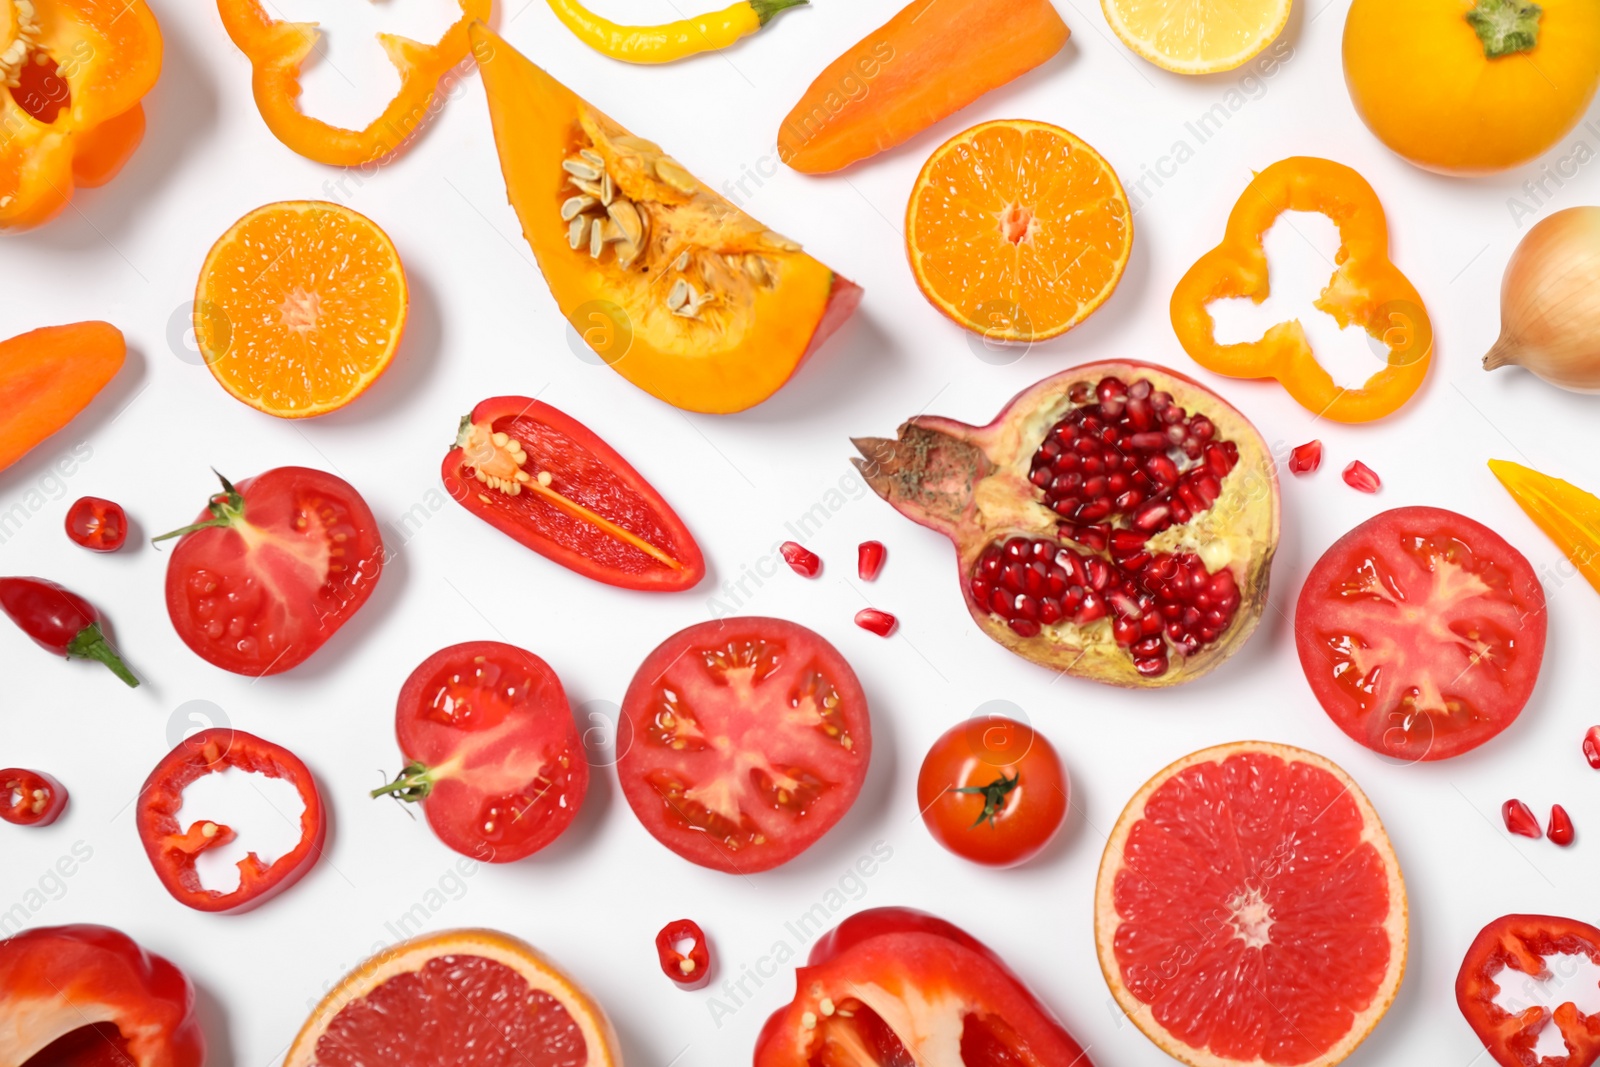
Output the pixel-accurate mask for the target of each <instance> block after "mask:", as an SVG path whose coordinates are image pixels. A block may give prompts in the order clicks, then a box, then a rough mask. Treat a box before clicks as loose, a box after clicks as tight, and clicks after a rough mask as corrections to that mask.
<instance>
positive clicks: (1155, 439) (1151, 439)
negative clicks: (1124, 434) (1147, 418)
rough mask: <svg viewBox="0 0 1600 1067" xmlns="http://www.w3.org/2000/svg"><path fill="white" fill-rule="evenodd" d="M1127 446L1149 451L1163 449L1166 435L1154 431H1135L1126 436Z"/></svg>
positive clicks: (1165, 443) (1165, 445)
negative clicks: (1128, 436) (1131, 434)
mask: <svg viewBox="0 0 1600 1067" xmlns="http://www.w3.org/2000/svg"><path fill="white" fill-rule="evenodd" d="M1128 447H1129V448H1136V449H1138V450H1139V451H1140V452H1151V451H1154V450H1155V449H1158V448H1161V449H1164V448H1166V447H1167V435H1166V434H1164V433H1156V432H1154V431H1151V432H1148V433H1136V434H1134V435H1133V436H1132V437H1130V438H1128Z"/></svg>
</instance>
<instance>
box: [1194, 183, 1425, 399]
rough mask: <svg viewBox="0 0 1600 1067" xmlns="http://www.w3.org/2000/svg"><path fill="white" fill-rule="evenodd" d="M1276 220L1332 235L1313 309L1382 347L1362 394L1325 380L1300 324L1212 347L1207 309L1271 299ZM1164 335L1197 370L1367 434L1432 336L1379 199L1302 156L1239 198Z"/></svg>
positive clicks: (1406, 386) (1413, 382)
mask: <svg viewBox="0 0 1600 1067" xmlns="http://www.w3.org/2000/svg"><path fill="white" fill-rule="evenodd" d="M1285 211H1315V212H1320V213H1322V214H1324V215H1326V216H1327V217H1328V218H1330V219H1332V220H1333V223H1334V225H1335V226H1337V227H1338V228H1339V253H1338V255H1337V257H1335V262H1336V264H1337V266H1336V267H1335V268H1334V271H1333V276H1332V277H1331V278H1330V279H1329V281H1328V285H1327V287H1326V288H1324V289H1323V290H1322V292H1321V294H1320V295H1318V297H1317V299H1316V300H1315V301H1314V302H1313V303H1314V305H1315V306H1316V307H1317V308H1318V309H1319V310H1321V311H1325V312H1327V313H1328V314H1329V315H1332V316H1333V318H1334V319H1335V320H1336V321H1337V322H1338V323H1339V325H1340V327H1341V328H1342V327H1347V326H1352V325H1358V326H1361V327H1362V328H1364V329H1365V330H1366V331H1367V333H1368V334H1369V335H1370V336H1371V337H1372V338H1373V340H1374V341H1375V342H1377V346H1381V348H1382V350H1383V352H1384V359H1383V366H1382V367H1380V368H1379V369H1378V370H1377V372H1376V373H1374V374H1373V375H1372V376H1371V377H1370V378H1368V379H1367V381H1366V383H1365V384H1364V385H1362V386H1361V387H1360V388H1356V389H1346V388H1343V387H1341V386H1340V385H1338V384H1337V383H1336V382H1335V381H1334V380H1333V378H1332V376H1331V375H1329V374H1328V372H1327V370H1325V369H1324V368H1323V366H1322V365H1321V364H1320V363H1318V362H1317V355H1316V353H1315V352H1314V351H1312V349H1311V342H1310V340H1309V339H1308V338H1307V337H1306V333H1305V330H1304V329H1303V328H1302V327H1301V325H1300V323H1299V321H1298V320H1292V321H1289V322H1280V323H1278V324H1277V325H1275V326H1273V327H1272V328H1270V329H1269V330H1267V332H1266V334H1265V335H1264V336H1263V337H1262V338H1261V339H1260V340H1259V341H1249V342H1244V343H1241V344H1219V343H1218V341H1217V339H1216V332H1215V328H1216V324H1215V322H1214V321H1213V320H1212V317H1211V312H1210V310H1209V305H1210V304H1211V303H1212V301H1215V300H1223V299H1227V298H1230V297H1249V298H1250V299H1251V300H1253V301H1255V302H1256V303H1257V304H1259V303H1261V302H1262V301H1263V300H1265V299H1266V298H1267V296H1268V295H1269V294H1270V292H1271V288H1270V286H1269V284H1268V273H1267V253H1266V249H1265V247H1264V245H1263V244H1262V239H1263V237H1265V235H1266V232H1267V230H1268V229H1269V228H1271V226H1272V224H1273V223H1274V222H1275V221H1276V220H1277V218H1278V216H1279V215H1281V214H1283V213H1284V212H1285ZM1172 328H1173V329H1174V330H1175V331H1177V334H1178V340H1179V341H1180V342H1181V343H1182V344H1183V347H1184V350H1185V351H1187V352H1188V353H1189V355H1190V356H1191V357H1192V358H1193V359H1194V361H1195V362H1196V363H1198V364H1200V365H1201V366H1202V367H1205V368H1206V369H1207V370H1212V371H1215V372H1217V373H1218V374H1225V375H1228V376H1229V377H1232V378H1276V379H1277V380H1278V381H1279V382H1281V383H1282V385H1283V387H1284V388H1285V389H1287V390H1288V391H1289V395H1290V396H1292V397H1294V399H1295V400H1296V401H1297V402H1298V403H1299V404H1300V405H1301V406H1302V407H1304V408H1306V409H1307V410H1308V411H1311V412H1314V413H1315V414H1317V415H1318V416H1320V417H1326V418H1329V419H1332V420H1334V421H1335V422H1370V421H1371V420H1373V419H1381V418H1382V417H1383V416H1385V415H1388V414H1390V413H1391V412H1393V411H1395V410H1396V409H1398V408H1399V407H1400V406H1401V405H1402V404H1404V403H1405V402H1406V401H1407V400H1409V399H1411V396H1412V394H1413V393H1415V392H1416V391H1417V389H1418V387H1420V386H1421V385H1422V380H1423V379H1424V378H1425V377H1427V374H1428V364H1429V363H1430V362H1431V361H1432V359H1433V324H1432V323H1431V322H1430V321H1429V319H1428V311H1427V308H1425V307H1423V304H1422V297H1421V296H1420V295H1418V293H1417V290H1416V289H1415V288H1414V287H1413V286H1412V284H1411V282H1410V281H1409V280H1408V279H1407V278H1406V276H1405V275H1404V274H1402V273H1401V272H1400V269H1399V268H1398V267H1396V266H1395V265H1394V264H1393V263H1392V262H1390V261H1389V225H1388V221H1387V219H1386V218H1385V216H1384V213H1383V205H1382V204H1381V203H1379V202H1378V196H1377V194H1376V193H1374V192H1373V191H1372V186H1370V185H1368V184H1367V180H1366V179H1365V178H1363V177H1362V176H1361V175H1360V174H1358V173H1356V172H1355V171H1354V170H1351V169H1350V168H1349V167H1346V166H1344V165H1343V164H1340V163H1334V162H1331V161H1329V160H1326V159H1316V158H1313V157H1309V156H1296V157H1294V158H1292V159H1285V160H1282V161H1281V162H1278V163H1274V164H1273V165H1272V166H1270V167H1268V168H1267V169H1266V170H1264V171H1262V172H1261V173H1260V174H1257V175H1256V177H1255V180H1254V181H1252V182H1251V183H1250V184H1249V186H1248V187H1246V189H1245V191H1244V195H1243V196H1241V197H1240V198H1239V202H1238V203H1237V204H1235V205H1234V208H1233V214H1231V215H1229V216H1228V228H1227V232H1226V234H1225V235H1224V236H1223V238H1222V243H1221V244H1220V245H1218V246H1217V247H1216V248H1214V249H1212V250H1211V251H1210V252H1207V253H1206V254H1205V255H1204V256H1201V257H1200V260H1199V262H1197V263H1195V265H1194V266H1193V267H1190V268H1189V272H1188V273H1187V274H1185V275H1184V276H1183V279H1182V280H1181V281H1180V282H1178V287H1177V288H1176V289H1175V290H1173V293H1172ZM1377 346H1375V347H1377Z"/></svg>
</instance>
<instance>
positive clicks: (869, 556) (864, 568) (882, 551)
mask: <svg viewBox="0 0 1600 1067" xmlns="http://www.w3.org/2000/svg"><path fill="white" fill-rule="evenodd" d="M888 552H889V550H888V549H886V548H884V547H883V542H882V541H863V542H861V546H860V547H859V548H857V549H856V573H857V574H859V575H861V580H862V581H864V582H870V581H872V580H873V579H874V578H876V577H877V576H878V572H879V571H881V570H883V559H884V557H885V556H886V555H888Z"/></svg>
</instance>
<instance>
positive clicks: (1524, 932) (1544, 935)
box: [1456, 915, 1600, 1067]
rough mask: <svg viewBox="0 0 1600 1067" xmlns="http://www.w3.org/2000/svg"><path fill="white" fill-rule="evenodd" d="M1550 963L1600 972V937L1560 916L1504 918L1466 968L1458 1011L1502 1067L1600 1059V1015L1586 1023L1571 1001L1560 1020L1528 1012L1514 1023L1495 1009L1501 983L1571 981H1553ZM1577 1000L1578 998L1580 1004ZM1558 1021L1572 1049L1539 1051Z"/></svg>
mask: <svg viewBox="0 0 1600 1067" xmlns="http://www.w3.org/2000/svg"><path fill="white" fill-rule="evenodd" d="M1550 956H1587V957H1588V958H1589V960H1590V962H1591V963H1596V964H1600V930H1597V929H1595V928H1594V927H1593V926H1590V925H1589V924H1588V923H1582V922H1578V921H1577V920H1576V919H1563V918H1561V917H1559V916H1555V915H1502V916H1501V917H1500V918H1498V919H1496V920H1495V921H1494V922H1492V923H1490V924H1489V925H1488V926H1485V927H1484V928H1483V929H1482V931H1480V932H1479V934H1478V936H1477V937H1476V938H1474V939H1473V941H1472V945H1471V946H1470V947H1469V948H1468V949H1467V955H1466V958H1465V959H1463V960H1462V961H1461V970H1460V971H1459V972H1458V973H1457V974H1456V1005H1457V1006H1458V1007H1459V1008H1460V1009H1461V1014H1462V1015H1464V1016H1466V1019H1467V1024H1468V1025H1469V1026H1471V1027H1472V1032H1473V1033H1475V1034H1477V1035H1478V1040H1479V1041H1482V1042H1483V1047H1484V1048H1485V1049H1487V1050H1488V1052H1489V1055H1491V1056H1493V1057H1494V1060H1495V1062H1496V1063H1498V1064H1501V1067H1589V1065H1590V1064H1592V1063H1594V1062H1595V1061H1596V1060H1597V1059H1600V1015H1585V1014H1584V1013H1583V1012H1581V1011H1579V1010H1578V1008H1577V1006H1576V1005H1575V1004H1574V1003H1573V1002H1572V1001H1571V1000H1568V1001H1565V1002H1563V1003H1562V1004H1561V1005H1560V1006H1559V1007H1557V1008H1556V1009H1555V1011H1554V1012H1551V1011H1550V1010H1549V1009H1548V1008H1543V1007H1540V1006H1538V1005H1530V1006H1528V1007H1527V1008H1525V1009H1523V1010H1522V1011H1520V1012H1518V1013H1517V1014H1515V1015H1513V1014H1512V1013H1511V1012H1509V1011H1507V1010H1506V1009H1505V1008H1503V1007H1501V1006H1500V1005H1499V1004H1497V1003H1495V998H1496V997H1497V996H1498V995H1499V993H1500V987H1501V984H1502V981H1509V980H1512V979H1515V981H1516V982H1517V984H1518V985H1519V986H1520V985H1521V984H1523V983H1525V982H1527V981H1528V980H1529V979H1530V978H1531V979H1532V980H1533V981H1535V982H1538V981H1546V982H1549V983H1551V984H1552V985H1559V984H1560V983H1563V982H1567V981H1570V979H1567V978H1560V977H1557V976H1556V975H1554V974H1552V972H1551V969H1550V968H1549V967H1548V966H1546V962H1545V961H1546V958H1547V957H1550ZM1522 976H1526V977H1522ZM1579 992H1580V991H1579V990H1573V995H1574V997H1577V996H1578V993H1579ZM1590 993H1591V996H1592V993H1593V991H1592V990H1591V991H1590ZM1552 1016H1554V1021H1555V1025H1556V1029H1558V1030H1559V1031H1560V1032H1561V1036H1562V1038H1564V1039H1565V1041H1566V1045H1567V1054H1566V1055H1565V1056H1559V1057H1558V1056H1549V1055H1542V1054H1539V1053H1535V1051H1534V1048H1535V1046H1536V1045H1538V1044H1539V1034H1540V1031H1541V1030H1543V1029H1544V1028H1545V1025H1546V1024H1547V1023H1549V1022H1550V1021H1551V1018H1552Z"/></svg>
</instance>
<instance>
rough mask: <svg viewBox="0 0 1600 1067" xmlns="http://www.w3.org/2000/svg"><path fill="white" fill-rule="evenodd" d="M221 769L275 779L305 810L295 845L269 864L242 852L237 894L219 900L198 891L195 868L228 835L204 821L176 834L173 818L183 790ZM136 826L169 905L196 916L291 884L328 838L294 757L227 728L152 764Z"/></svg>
mask: <svg viewBox="0 0 1600 1067" xmlns="http://www.w3.org/2000/svg"><path fill="white" fill-rule="evenodd" d="M229 767H234V768H237V769H239V770H241V771H245V772H247V773H252V774H263V775H266V776H267V777H268V778H281V779H283V780H284V781H286V782H288V783H289V784H290V785H292V786H294V787H295V790H296V791H297V792H298V793H299V794H300V800H301V801H302V802H303V803H304V804H305V809H304V810H303V811H302V812H301V813H300V843H299V844H298V845H296V846H295V847H294V848H293V849H291V850H290V851H289V852H287V853H285V854H284V855H282V856H279V857H278V859H277V860H275V861H274V862H272V863H271V864H267V863H263V862H262V861H261V858H260V857H259V856H257V855H256V854H255V853H254V852H252V853H250V854H249V855H247V856H246V857H245V858H244V859H242V860H240V861H239V864H238V866H239V887H238V888H237V889H235V890H234V891H233V892H231V893H221V892H218V891H216V890H213V889H207V888H205V887H204V886H203V885H201V884H200V875H199V872H198V871H197V870H196V869H195V861H196V858H197V857H198V856H199V855H200V853H202V852H204V851H206V850H207V849H210V848H215V847H217V846H218V845H225V844H227V843H228V842H229V841H232V840H233V839H234V836H235V835H234V831H233V830H232V829H231V828H229V827H227V826H223V825H222V824H220V823H216V822H211V821H209V820H201V821H198V822H195V823H193V824H191V825H190V826H189V827H188V828H187V829H184V828H183V827H182V826H180V825H179V824H178V819H177V815H178V811H179V809H180V808H182V807H183V791H184V790H185V789H186V788H188V787H189V786H190V785H191V784H193V783H194V782H196V781H198V780H199V779H201V778H203V777H205V776H206V775H208V774H215V773H217V772H218V771H223V770H226V769H228V768H229ZM137 822H138V827H139V840H140V841H141V842H143V843H144V851H145V855H147V856H149V857H150V865H151V866H152V867H154V868H155V871H156V877H158V878H160V879H161V884H162V885H163V886H165V887H166V890H167V892H169V893H171V894H172V896H173V899H174V900H177V901H178V902H179V903H181V904H186V905H188V906H189V907H191V908H194V909H195V910H196V911H207V912H219V913H223V914H237V913H239V912H242V911H249V910H250V909H251V908H254V907H256V906H258V905H260V904H263V903H265V902H266V901H267V900H270V899H271V898H272V897H275V896H277V895H278V894H279V893H281V892H283V891H284V890H285V889H288V888H289V887H290V886H291V885H293V884H294V883H295V882H297V881H299V880H300V878H301V876H303V875H304V874H305V873H306V872H307V871H309V870H310V869H311V868H312V866H313V865H314V864H315V863H316V861H317V859H318V857H320V856H321V855H322V843H323V841H324V839H325V838H326V837H327V832H328V826H327V820H326V819H325V818H324V816H323V808H322V796H321V794H320V793H318V792H317V783H316V780H315V779H313V778H312V777H311V771H310V770H308V769H307V767H306V765H305V764H304V763H302V762H300V759H299V757H297V756H296V755H295V754H294V753H292V752H290V751H289V750H288V749H286V748H283V747H281V746H279V745H275V744H273V743H272V742H270V741H263V740H262V739H261V738H259V737H256V736H254V735H253V734H247V733H245V732H244V731H242V730H233V729H229V728H227V727H213V728H212V729H209V730H202V731H200V732H199V733H197V734H195V735H193V736H192V737H189V738H186V739H185V740H183V741H181V742H179V743H178V746H177V747H176V748H174V749H173V750H172V751H171V752H169V753H167V755H166V757H165V758H164V759H163V760H162V761H161V762H160V763H158V764H156V769H155V770H153V771H151V772H150V777H149V778H146V779H145V783H144V788H143V789H142V790H141V791H140V793H139V804H138V812H137Z"/></svg>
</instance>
